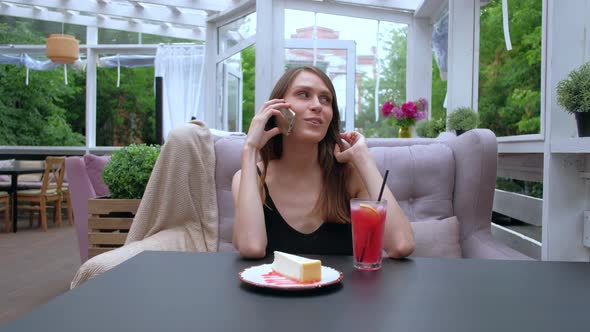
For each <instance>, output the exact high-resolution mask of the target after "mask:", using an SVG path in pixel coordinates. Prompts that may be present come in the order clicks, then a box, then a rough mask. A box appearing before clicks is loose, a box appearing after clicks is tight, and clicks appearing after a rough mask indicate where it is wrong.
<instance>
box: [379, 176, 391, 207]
mask: <svg viewBox="0 0 590 332" xmlns="http://www.w3.org/2000/svg"><path fill="white" fill-rule="evenodd" d="M388 175H389V170H385V176H384V177H383V183H381V191H379V198H378V199H377V201H379V202H381V196H383V189H384V188H385V181H387V176H388Z"/></svg>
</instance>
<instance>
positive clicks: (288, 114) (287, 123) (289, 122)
mask: <svg viewBox="0 0 590 332" xmlns="http://www.w3.org/2000/svg"><path fill="white" fill-rule="evenodd" d="M279 111H280V112H281V113H282V114H283V117H279V116H277V117H276V122H277V127H279V129H280V130H281V133H283V135H285V136H287V135H289V134H291V130H292V129H293V122H295V112H293V110H291V109H290V108H281V109H279Z"/></svg>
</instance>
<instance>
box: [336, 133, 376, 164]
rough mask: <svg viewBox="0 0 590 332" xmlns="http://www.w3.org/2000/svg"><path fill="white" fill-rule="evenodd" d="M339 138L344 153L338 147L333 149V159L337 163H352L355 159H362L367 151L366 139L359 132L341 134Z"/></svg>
mask: <svg viewBox="0 0 590 332" xmlns="http://www.w3.org/2000/svg"><path fill="white" fill-rule="evenodd" d="M340 138H342V143H343V145H344V151H342V150H341V149H340V146H339V145H336V147H335V148H334V157H336V160H337V161H338V162H339V163H349V162H353V163H354V162H355V158H357V157H358V158H363V157H362V156H363V155H364V154H365V153H367V152H368V151H369V148H368V146H367V139H366V138H365V136H363V135H362V134H361V133H359V132H356V131H351V132H347V133H341V134H340Z"/></svg>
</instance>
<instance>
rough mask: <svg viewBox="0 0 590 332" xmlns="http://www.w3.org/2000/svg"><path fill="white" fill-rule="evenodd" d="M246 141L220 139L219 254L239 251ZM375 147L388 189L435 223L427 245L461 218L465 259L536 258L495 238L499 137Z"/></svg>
mask: <svg viewBox="0 0 590 332" xmlns="http://www.w3.org/2000/svg"><path fill="white" fill-rule="evenodd" d="M244 138H245V137H244V136H226V137H215V138H214V141H215V157H216V169H215V181H216V186H217V204H218V207H219V209H218V213H219V251H229V250H234V248H233V245H232V243H231V239H232V224H233V218H234V207H233V200H232V195H231V180H232V176H233V174H234V173H235V172H236V171H237V170H238V169H239V168H240V152H241V147H242V144H243V142H244ZM369 148H370V149H371V152H372V154H373V156H374V158H375V160H376V162H377V164H378V167H379V169H380V170H381V173H382V174H384V173H385V169H389V171H390V173H389V177H388V179H387V185H388V186H389V188H390V189H391V190H392V192H393V194H394V195H395V197H396V199H397V200H398V202H399V203H400V206H401V207H402V208H403V210H404V212H405V213H406V215H407V216H408V218H409V219H410V221H412V222H421V221H430V223H429V224H428V226H426V227H421V228H420V230H419V232H422V233H423V232H425V231H426V232H427V233H430V234H427V235H426V239H427V242H428V241H430V243H426V244H425V243H421V245H427V246H435V245H436V242H437V241H441V242H443V241H449V239H448V237H449V235H448V234H447V233H448V232H443V231H441V229H440V228H437V225H438V223H437V222H436V221H443V220H445V219H447V218H449V217H453V216H455V217H456V218H457V220H458V224H459V227H458V228H459V230H458V234H457V240H458V242H459V246H458V247H460V249H459V250H460V255H459V256H460V257H463V258H483V259H530V258H529V257H528V256H525V255H523V254H521V253H519V252H517V251H515V250H513V249H511V248H510V247H508V246H505V245H504V244H502V243H499V242H497V241H495V240H494V239H493V238H492V235H491V215H492V204H493V199H494V188H495V183H496V163H497V143H496V137H495V135H494V133H493V132H491V131H490V130H487V129H475V130H471V131H469V132H467V133H465V134H463V135H461V136H458V137H454V136H453V137H451V138H446V139H423V138H417V139H395V138H392V139H369ZM433 221H434V222H433ZM413 225H415V224H413ZM425 225H426V224H425ZM433 225H434V227H433ZM415 232H416V229H415ZM437 232H440V233H437ZM422 235H424V234H422ZM451 241H452V240H451ZM433 256H436V254H434V255H433ZM441 256H444V255H441Z"/></svg>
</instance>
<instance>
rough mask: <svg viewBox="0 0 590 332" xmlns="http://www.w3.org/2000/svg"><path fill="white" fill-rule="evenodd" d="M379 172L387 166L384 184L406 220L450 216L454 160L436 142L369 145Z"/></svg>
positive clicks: (451, 154) (442, 145)
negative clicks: (386, 145)
mask: <svg viewBox="0 0 590 332" xmlns="http://www.w3.org/2000/svg"><path fill="white" fill-rule="evenodd" d="M370 151H371V153H372V155H373V157H374V159H375V162H376V163H377V167H378V168H379V171H380V172H381V174H385V170H386V169H389V176H388V178H387V186H388V187H389V189H390V190H391V191H392V192H393V194H394V196H395V198H396V199H397V201H398V203H399V205H400V206H401V208H402V209H403V210H404V212H405V214H406V216H408V219H410V221H417V220H434V219H438V220H440V219H444V218H448V217H451V216H453V215H455V214H454V211H453V187H454V183H455V160H454V157H453V152H452V151H451V150H450V149H449V147H448V146H446V145H444V144H440V143H433V144H428V145H411V146H397V147H372V148H370Z"/></svg>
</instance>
